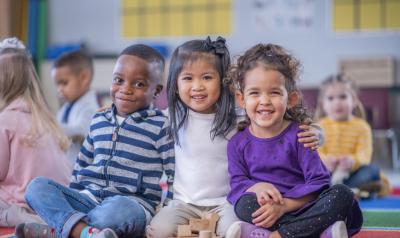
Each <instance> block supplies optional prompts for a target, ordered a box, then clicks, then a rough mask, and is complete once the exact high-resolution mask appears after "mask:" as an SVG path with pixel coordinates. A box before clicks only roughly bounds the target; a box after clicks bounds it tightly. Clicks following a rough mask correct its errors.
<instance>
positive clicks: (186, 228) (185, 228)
mask: <svg viewBox="0 0 400 238" xmlns="http://www.w3.org/2000/svg"><path fill="white" fill-rule="evenodd" d="M177 235H178V237H182V236H191V235H192V231H191V229H190V225H179V226H178V234H177Z"/></svg>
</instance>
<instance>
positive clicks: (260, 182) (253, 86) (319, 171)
mask: <svg viewBox="0 0 400 238" xmlns="http://www.w3.org/2000/svg"><path fill="white" fill-rule="evenodd" d="M299 66H300V63H299V61H297V59H295V58H294V57H293V56H292V55H290V54H289V53H288V52H287V51H286V50H285V49H284V48H282V47H280V46H278V45H273V44H267V45H264V44H258V45H256V46H254V47H252V48H251V49H249V50H248V51H246V53H245V54H244V55H243V56H241V57H240V58H239V59H238V63H237V65H236V66H235V67H233V68H232V70H231V78H232V79H233V80H234V82H235V83H236V87H237V93H236V96H237V100H238V102H239V104H240V106H241V107H242V108H243V109H245V111H246V114H247V116H248V118H249V120H250V125H249V126H248V127H247V128H246V129H244V130H243V131H241V132H238V133H237V134H236V135H235V136H233V138H232V139H231V140H230V141H229V143H228V170H229V174H230V176H231V180H230V184H231V191H230V193H229V194H228V200H229V202H231V203H232V204H233V205H234V208H235V213H236V215H237V216H238V217H239V219H241V220H242V221H244V222H238V223H235V224H234V225H232V226H231V228H230V230H229V231H228V234H231V233H236V234H237V233H238V232H237V230H239V231H240V232H239V234H240V236H241V237H246V238H249V237H270V238H275V237H318V236H320V235H321V233H323V232H324V230H325V232H324V235H323V236H322V237H331V236H332V234H333V236H334V237H341V238H343V237H347V234H349V235H353V234H355V233H356V232H358V231H359V230H360V228H361V224H362V215H361V211H360V208H359V207H358V204H357V201H355V200H354V198H353V193H352V192H351V190H350V189H349V188H347V187H346V186H344V185H335V186H333V187H330V184H329V182H330V177H329V173H328V171H327V169H326V168H325V166H324V165H323V163H322V161H321V160H320V158H319V156H318V153H317V152H316V151H313V150H311V149H308V148H304V147H303V146H302V145H301V144H300V143H299V142H298V138H297V133H298V132H299V128H298V126H299V123H307V122H310V121H311V120H310V117H309V116H308V114H307V112H306V110H305V108H304V107H303V106H302V104H301V95H300V92H299V91H298V89H297V84H296V81H297V79H298V72H299ZM346 225H347V230H346ZM227 236H228V235H227Z"/></svg>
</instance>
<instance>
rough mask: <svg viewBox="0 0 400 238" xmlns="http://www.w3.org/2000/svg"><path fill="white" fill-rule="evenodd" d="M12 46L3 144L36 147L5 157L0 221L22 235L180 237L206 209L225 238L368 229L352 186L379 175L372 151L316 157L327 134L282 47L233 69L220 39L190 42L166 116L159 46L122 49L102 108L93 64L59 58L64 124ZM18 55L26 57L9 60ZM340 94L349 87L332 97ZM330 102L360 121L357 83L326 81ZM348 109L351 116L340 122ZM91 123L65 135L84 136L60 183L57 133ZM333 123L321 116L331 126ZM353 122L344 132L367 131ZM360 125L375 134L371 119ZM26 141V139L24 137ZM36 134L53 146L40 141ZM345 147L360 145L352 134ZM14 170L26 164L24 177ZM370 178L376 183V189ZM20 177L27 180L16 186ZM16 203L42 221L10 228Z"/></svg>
mask: <svg viewBox="0 0 400 238" xmlns="http://www.w3.org/2000/svg"><path fill="white" fill-rule="evenodd" d="M14 45H17V44H14ZM9 48H10V47H8V48H7V47H4V46H2V48H0V49H1V51H0V69H1V70H0V84H1V87H0V121H1V124H0V125H1V126H0V136H1V138H0V141H1V146H2V147H6V148H10V150H12V149H14V150H15V151H16V152H20V151H23V150H29V152H26V153H25V154H23V155H22V156H20V155H18V156H17V155H15V154H14V153H11V152H10V151H7V150H5V151H6V154H4V155H3V153H4V150H2V151H1V152H0V153H1V157H0V159H1V164H2V166H1V171H0V172H1V173H0V185H1V187H0V201H1V207H0V215H1V217H0V219H1V220H0V222H2V223H1V226H16V225H17V227H16V235H17V237H19V238H39V237H42V238H53V237H58V238H61V237H63V238H68V237H75V238H78V237H81V238H87V237H106V238H116V237H142V236H147V237H150V238H151V237H153V238H162V237H172V236H174V235H176V232H177V226H178V225H182V224H188V222H189V220H190V218H201V217H202V216H203V215H204V214H205V213H210V212H215V213H218V215H219V217H220V219H219V221H218V223H217V230H216V233H217V235H219V236H221V237H228V238H229V237H235V238H236V237H319V236H320V235H321V237H331V236H332V234H333V237H346V236H347V235H352V234H355V233H357V232H358V231H359V230H360V228H361V225H362V215H361V211H360V209H359V207H358V203H357V201H356V200H355V199H354V196H353V193H352V192H351V190H350V189H349V187H348V186H350V187H352V186H353V185H354V184H356V185H354V186H358V185H360V184H361V183H366V182H370V181H377V180H379V173H378V175H377V176H376V174H373V169H374V168H373V167H372V166H370V165H368V163H369V161H370V159H368V156H369V158H370V151H369V152H368V151H366V152H364V154H362V153H363V152H362V151H361V150H360V151H357V152H354V149H351V148H348V147H349V146H345V147H346V149H347V150H344V149H343V154H341V153H342V151H339V149H337V148H335V150H334V151H329V150H328V149H325V147H324V146H323V147H321V148H320V149H319V150H320V154H321V158H322V160H321V158H320V156H319V154H318V153H317V152H316V151H315V150H313V149H312V148H314V147H315V145H316V144H318V143H319V142H320V139H319V138H321V136H322V135H323V133H322V131H321V129H320V128H319V127H318V126H310V125H309V124H310V122H311V121H312V120H311V117H310V116H309V114H308V113H307V111H306V109H305V108H304V107H303V105H302V99H301V94H300V92H299V90H298V88H297V81H298V78H299V68H300V62H299V61H298V60H297V59H295V58H294V57H293V56H292V55H291V54H290V53H289V52H287V51H286V50H285V49H284V48H282V47H280V46H278V45H274V44H259V45H256V46H254V47H252V48H251V49H249V50H248V51H246V52H245V53H244V55H242V56H241V57H240V58H239V59H238V61H237V63H235V64H234V65H231V63H230V54H229V50H228V48H227V46H226V42H225V39H223V38H221V37H218V38H217V39H216V40H215V41H213V40H211V39H210V38H209V37H208V38H207V39H205V40H191V41H188V42H185V43H183V44H182V45H180V46H179V47H177V48H176V50H175V51H174V53H173V55H172V58H171V62H170V68H169V72H168V80H167V96H168V112H164V113H163V112H161V111H159V110H158V109H156V108H153V107H152V100H153V99H154V98H155V97H156V96H157V95H158V93H159V92H160V90H161V89H162V83H161V82H162V75H163V70H164V59H163V57H162V56H161V55H160V54H159V53H158V52H157V51H156V50H154V49H153V48H151V47H149V46H146V45H141V44H136V45H132V46H129V47H127V48H126V49H124V50H123V51H122V52H121V54H120V55H119V56H118V59H117V62H116V64H115V67H114V71H113V75H112V83H111V88H110V94H111V98H112V101H113V104H112V106H111V107H110V108H108V109H105V110H104V111H101V112H97V113H94V112H93V111H94V110H95V109H96V107H97V105H96V104H90V103H88V102H87V101H86V100H90V98H93V97H92V93H91V92H90V91H88V89H89V86H88V85H90V80H91V77H92V74H93V68H92V63H91V61H90V60H86V59H87V58H86V59H79V57H76V58H74V59H73V60H72V61H68V60H65V61H63V60H61V59H62V57H63V56H62V57H61V58H60V59H59V60H57V61H56V63H55V64H54V67H53V71H52V76H53V78H54V79H55V80H56V82H57V85H58V90H59V92H60V94H61V95H62V96H63V97H64V99H65V100H66V101H67V104H65V105H64V106H63V108H62V109H61V113H60V114H59V115H60V116H59V118H60V122H61V126H59V124H57V123H56V121H55V118H54V117H53V116H52V115H51V113H50V111H49V109H48V107H47V105H46V104H45V102H44V100H43V96H42V93H41V91H40V86H39V82H38V78H37V76H36V73H35V70H34V68H33V65H32V62H31V60H30V58H29V55H28V53H27V52H26V50H25V49H20V48H21V47H20V48H18V47H15V46H14V47H11V49H9ZM70 54H73V53H70ZM17 57H19V58H21V60H14V61H13V58H17ZM22 59H23V60H22ZM80 60H81V61H80ZM77 62H79V65H84V66H83V67H81V66H78V63H77ZM74 65H75V66H74ZM14 71H15V72H14ZM25 71H27V73H26V74H22V72H25ZM7 72H9V73H7ZM16 72H21V75H20V76H18V74H16ZM17 76H18V77H17ZM3 85H4V86H3ZM15 85H20V87H19V90H15V89H14V88H16V86H15ZM77 85H78V86H77ZM72 87H76V89H72ZM334 87H343V88H342V90H338V91H337V92H336V91H335V90H336V89H334ZM11 89H13V90H11ZM31 91H33V92H31ZM340 93H341V94H340ZM343 95H345V96H343ZM346 97H350V98H346ZM85 98H86V99H85ZM235 98H236V101H237V104H238V105H239V106H240V107H241V108H243V109H244V110H245V112H246V117H247V118H246V119H247V122H246V123H245V125H247V126H245V128H244V129H243V130H238V121H237V117H236V114H235ZM321 99H322V101H323V105H324V106H323V110H324V111H325V115H326V116H327V117H328V118H329V119H327V120H332V121H333V122H336V123H338V124H340V125H341V124H342V123H348V122H353V121H357V122H358V121H362V120H361V119H359V118H357V117H356V116H355V115H354V114H353V111H354V109H355V106H354V105H355V104H351V103H350V102H348V101H351V102H354V103H355V102H357V100H356V95H355V94H354V93H353V91H352V89H351V88H350V87H348V85H347V81H344V80H342V81H332V82H330V81H329V82H327V83H325V84H324V90H323V91H322V94H321ZM349 99H351V100H349ZM346 100H347V101H346ZM92 101H93V100H92ZM336 101H339V102H338V103H337V104H340V103H341V105H342V107H343V105H344V104H345V105H347V107H348V108H347V109H348V110H344V109H343V108H340V106H336ZM343 101H346V102H343ZM332 103H335V106H329V104H332ZM346 103H347V104H346ZM18 104H24V105H25V107H24V108H22V109H19V108H17V107H16V106H15V105H18ZM89 104H90V106H89ZM78 105H81V106H79V107H81V108H83V109H82V111H81V110H80V109H79V108H78ZM86 107H87V108H86ZM339 112H340V113H342V114H346V116H341V117H338V118H336V117H333V116H331V114H332V115H333V114H335V113H336V114H340V113H339ZM92 114H93V115H94V116H93V115H92ZM81 115H82V116H81ZM83 115H92V116H93V118H92V119H91V120H90V119H89V120H87V121H85V122H84V121H80V122H78V123H76V124H75V125H72V124H71V125H69V126H70V128H69V129H66V130H65V131H66V132H65V133H66V134H67V135H68V136H70V138H75V140H73V142H79V141H81V140H82V137H83V136H85V135H86V134H87V136H86V138H85V139H84V141H83V146H82V147H81V149H80V152H79V154H78V155H77V157H76V158H75V160H74V161H76V162H75V163H74V167H73V172H72V178H71V180H70V183H69V185H68V184H67V182H66V175H65V176H62V175H63V174H67V173H69V171H70V169H69V168H68V166H67V160H66V159H65V156H64V155H63V153H62V152H63V151H65V149H66V142H67V141H66V138H65V136H64V133H62V131H61V130H62V129H61V128H68V127H67V125H68V122H69V121H70V119H71V117H76V118H79V117H81V118H84V116H83ZM85 117H86V116H85ZM15 118H17V119H18V120H22V119H23V118H25V120H26V122H24V123H21V122H19V121H17V120H16V119H15ZM10 119H11V120H10ZM73 121H75V120H73ZM88 121H89V122H90V125H87V124H85V123H88ZM6 122H7V123H8V124H6ZM9 124H11V125H9ZM326 124H327V123H325V122H324V121H321V125H322V128H323V130H324V131H329V130H328V129H327V128H328V127H326ZM359 124H362V123H359ZM3 125H4V126H3ZM22 125H24V127H22ZM83 125H87V128H88V129H89V131H87V129H86V128H84V127H82V126H83ZM328 125H329V124H328ZM328 125H327V126H328ZM25 126H26V128H25ZM354 127H355V126H354V125H353V124H350V125H349V126H348V127H347V128H352V129H353V130H354V131H357V130H358V127H357V129H355V128H354ZM359 127H360V128H363V129H364V130H365V131H366V133H371V132H370V129H369V127H367V126H366V124H365V123H364V124H362V125H361V126H359ZM22 129H25V130H24V131H18V130H22ZM241 129H242V128H241ZM368 129H369V131H368ZM360 130H361V129H360ZM17 135H18V136H19V137H21V139H18V140H15V139H14V138H17ZM330 136H331V135H330V134H329V133H328V134H326V135H325V144H326V146H328V145H330V144H331V143H333V142H331V141H330V140H331V139H330ZM339 136H343V135H339ZM322 137H323V136H322ZM79 138H81V139H79ZM369 138H370V137H369ZM39 139H40V140H43V142H41V143H36V142H37V141H38V140H39ZM361 139H365V140H366V141H365V143H367V144H368V143H371V141H370V140H368V138H365V136H362V138H360V140H361ZM349 141H351V145H352V146H353V147H357V146H359V144H358V140H356V139H355V138H354V139H353V138H352V139H349ZM29 142H30V143H29ZM345 143H349V142H347V140H346V141H345ZM3 144H4V145H3ZM341 145H342V144H340V143H339V144H338V145H336V146H341ZM364 145H365V144H364ZM368 145H369V146H371V144H368ZM357 148H358V147H357ZM33 151H34V152H35V153H33ZM339 152H340V153H339ZM27 153H29V154H27ZM323 153H325V155H326V156H323ZM47 154H48V156H47ZM46 156H47V157H46ZM362 156H364V157H362ZM3 164H4V165H8V166H3ZM14 164H20V165H24V166H25V164H29V167H26V168H25V170H23V172H22V170H20V171H18V172H17V171H15V169H14V170H13V166H15V165H14ZM57 166H58V167H57ZM42 168H47V169H46V170H43V169H42ZM18 169H21V168H18ZM338 169H339V170H340V171H345V172H346V174H348V175H346V176H348V177H346V178H343V179H344V183H345V184H347V185H348V186H344V185H341V184H337V185H334V186H331V184H330V173H333V175H335V173H336V170H338ZM3 170H4V171H3ZM28 171H30V172H28ZM360 171H362V174H365V173H370V174H373V175H371V178H370V180H368V181H367V179H365V177H364V176H363V175H358V174H359V173H361V172H360ZM163 175H164V176H166V178H167V183H168V192H167V196H166V199H165V201H164V203H165V206H164V207H162V208H161V209H160V210H159V211H156V208H157V206H158V205H159V204H160V202H161V196H162V190H161V187H160V186H159V181H160V179H161V177H162V176H163ZM17 176H18V177H17ZM21 177H23V178H24V179H21ZM361 179H364V180H362V181H360V180H361ZM21 180H24V184H18V183H20V182H21ZM31 180H32V181H31ZM29 181H31V182H30V183H29ZM28 183H29V185H28ZM15 184H18V185H15ZM7 185H9V187H10V188H9V189H8V190H7ZM16 187H18V188H19V189H18V194H13V193H15V191H16V189H15V188H16ZM25 188H26V189H25ZM24 193H25V199H24V197H23V196H24V195H23V194H24ZM3 200H4V201H3ZM3 203H4V204H3ZM12 207H18V209H24V214H32V216H34V217H35V220H33V219H31V220H30V219H28V218H29V216H25V218H26V219H25V220H24V219H22V218H21V219H20V220H18V221H10V219H9V217H10V216H12V217H13V216H15V215H14V214H15V213H11V212H9V211H8V212H7V210H10V209H15V208H12ZM35 213H37V214H38V215H39V216H35ZM7 214H8V215H7ZM3 221H5V223H3ZM46 224H47V225H46Z"/></svg>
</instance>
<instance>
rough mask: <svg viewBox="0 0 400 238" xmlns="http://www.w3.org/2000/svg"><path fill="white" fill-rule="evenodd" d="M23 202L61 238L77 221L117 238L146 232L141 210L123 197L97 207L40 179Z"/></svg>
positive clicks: (92, 202) (32, 185) (86, 198)
mask: <svg viewBox="0 0 400 238" xmlns="http://www.w3.org/2000/svg"><path fill="white" fill-rule="evenodd" d="M25 199H26V201H27V203H28V204H29V206H31V207H32V208H33V209H34V210H35V211H36V212H37V213H38V214H39V215H40V217H41V218H42V219H43V220H44V221H45V222H46V223H47V224H48V225H49V226H51V227H53V228H55V230H56V233H57V236H58V237H61V238H68V237H69V234H70V232H71V230H72V228H73V227H74V226H75V224H77V223H78V222H79V221H83V222H85V223H87V224H88V225H90V226H93V227H96V228H99V229H104V228H107V227H108V228H111V229H113V230H114V231H115V232H116V233H117V235H118V236H119V237H125V236H126V237H141V236H143V234H144V231H145V226H146V215H145V212H144V208H143V207H142V206H141V205H140V204H139V203H138V202H136V201H135V200H133V199H130V198H127V197H124V196H119V195H117V196H113V197H108V198H106V199H104V200H103V201H102V202H101V203H96V202H95V201H93V200H92V199H90V198H89V197H88V196H87V195H85V194H82V193H79V192H78V191H76V190H74V189H71V188H68V187H65V186H63V185H61V184H59V183H57V182H54V181H52V180H50V179H47V178H43V177H39V178H35V179H34V180H32V181H31V183H30V184H29V186H28V188H27V190H26V192H25Z"/></svg>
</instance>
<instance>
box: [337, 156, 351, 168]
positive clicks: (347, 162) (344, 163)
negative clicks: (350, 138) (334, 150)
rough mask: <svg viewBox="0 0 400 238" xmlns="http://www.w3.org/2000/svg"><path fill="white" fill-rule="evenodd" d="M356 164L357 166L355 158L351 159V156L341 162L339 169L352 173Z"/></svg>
mask: <svg viewBox="0 0 400 238" xmlns="http://www.w3.org/2000/svg"><path fill="white" fill-rule="evenodd" d="M354 164H355V161H354V159H353V158H351V157H350V156H343V157H342V158H340V160H339V164H338V167H339V168H340V169H342V170H344V171H349V172H350V171H351V169H352V168H353V166H354Z"/></svg>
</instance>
